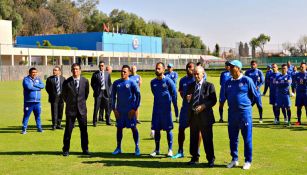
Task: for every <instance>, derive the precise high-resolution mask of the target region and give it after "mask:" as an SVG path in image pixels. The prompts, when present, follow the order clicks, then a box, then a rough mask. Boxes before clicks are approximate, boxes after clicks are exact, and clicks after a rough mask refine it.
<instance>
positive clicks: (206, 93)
mask: <svg viewBox="0 0 307 175" xmlns="http://www.w3.org/2000/svg"><path fill="white" fill-rule="evenodd" d="M288 67H289V65H288V66H287V65H282V73H281V74H280V73H278V71H277V65H276V64H272V71H270V70H268V71H267V73H266V78H265V79H264V76H263V73H262V71H261V70H259V69H258V68H257V62H256V61H252V62H251V69H249V70H247V71H246V72H245V75H244V74H243V73H242V63H241V62H240V61H238V60H233V61H230V62H228V61H227V62H226V63H225V69H226V71H224V72H222V73H221V77H220V86H221V90H220V98H219V102H220V105H219V113H220V120H219V121H220V122H224V119H223V106H224V103H225V102H226V100H227V101H228V106H229V109H228V133H229V140H230V152H231V156H232V160H231V162H230V163H229V164H228V165H227V167H228V168H232V167H235V166H238V165H239V162H238V135H239V131H240V130H241V133H242V136H243V140H244V149H245V151H244V156H245V163H244V165H243V169H249V168H250V167H251V162H252V106H253V105H254V104H256V105H257V107H258V110H259V114H260V119H259V122H260V123H262V111H263V107H262V101H261V93H260V87H261V86H262V85H263V84H265V92H264V94H265V93H266V89H267V88H266V87H269V88H270V104H272V105H273V111H274V115H275V123H277V122H278V121H279V112H278V111H279V110H280V108H281V109H282V110H283V111H285V112H284V113H285V114H286V115H287V121H289V123H290V118H291V111H290V105H291V103H290V99H289V97H290V94H291V93H290V91H289V88H290V86H291V85H292V88H293V89H295V90H293V91H292V92H296V93H297V95H296V106H297V107H298V110H297V112H298V123H299V124H300V123H301V120H300V117H301V109H302V106H305V108H306V106H307V100H306V99H307V97H306V96H307V93H306V92H307V90H306V89H307V88H306V86H307V85H306V84H307V83H306V82H307V73H306V63H302V64H301V66H300V69H301V71H300V72H299V73H296V74H293V73H292V72H291V73H289V72H288ZM167 68H168V71H167V72H165V65H164V63H162V62H158V63H157V64H156V66H155V75H156V78H154V79H153V80H152V81H151V82H150V87H151V91H152V94H153V97H154V100H153V112H152V121H151V130H152V133H153V134H152V135H153V137H154V141H155V149H154V151H153V152H152V153H151V154H150V156H152V157H155V156H157V155H159V154H160V139H161V130H164V131H166V135H167V141H168V153H167V156H168V157H172V158H182V157H184V149H183V144H184V140H185V129H186V128H188V127H190V154H191V155H192V158H191V160H190V161H189V164H190V165H196V164H198V162H199V156H200V155H199V145H200V142H201V140H202V141H203V145H204V149H205V152H206V158H207V160H208V166H209V167H213V166H214V162H215V155H214V146H213V129H212V126H213V124H214V123H215V119H214V113H213V109H212V108H213V107H214V106H215V104H216V103H217V97H216V92H215V87H214V84H212V83H210V82H208V81H207V80H206V73H205V70H204V68H203V67H202V66H201V65H195V64H194V63H192V62H189V63H187V65H186V69H185V70H186V75H185V76H184V77H182V78H181V79H180V82H179V93H180V96H181V98H182V106H181V109H180V112H179V110H178V105H177V90H176V82H177V79H178V74H177V73H176V72H175V71H173V65H172V64H168V65H167ZM111 71H112V70H111V67H107V69H105V63H104V62H103V61H101V62H99V70H98V71H96V72H94V73H93V75H92V78H91V84H89V82H88V80H87V79H86V78H84V77H82V76H81V66H80V65H79V64H76V63H75V64H73V65H72V66H71V72H72V76H71V77H69V78H68V79H65V78H64V77H63V76H62V75H61V68H60V67H58V66H56V67H54V69H53V76H51V77H49V78H48V79H47V81H46V91H47V92H48V94H49V102H50V104H51V115H52V129H53V130H56V129H62V126H61V120H62V116H63V109H64V102H65V103H66V109H65V114H66V125H65V132H64V138H63V144H64V146H63V148H62V151H63V156H68V155H69V148H70V138H71V133H72V130H73V128H74V127H75V124H74V123H75V120H76V119H77V120H78V123H79V128H80V132H81V147H82V151H83V154H85V155H90V152H89V149H88V133H87V107H86V100H87V98H88V95H89V88H90V85H91V87H92V89H93V92H94V93H93V96H94V112H93V126H94V127H96V126H97V115H98V113H99V118H98V120H101V121H102V120H103V113H104V111H105V120H106V124H107V125H112V124H111V120H110V113H111V111H112V110H113V112H114V115H115V118H116V127H117V134H116V138H117V147H116V149H115V150H114V152H113V153H112V154H114V155H117V154H120V153H122V149H121V142H122V138H123V129H124V128H130V129H131V131H132V134H133V139H134V143H135V155H136V156H139V155H140V154H141V152H140V147H139V132H138V129H137V124H140V123H141V122H140V121H139V118H138V116H139V112H138V111H139V110H138V108H139V106H140V104H141V93H140V86H141V84H142V79H141V77H140V76H139V75H137V74H136V71H137V68H136V66H132V67H131V68H130V67H129V66H128V65H123V66H122V68H121V78H120V79H118V80H116V81H114V82H113V84H112V81H111V76H110V73H111ZM268 80H269V81H268ZM23 87H24V117H23V126H22V132H21V133H22V134H26V130H27V124H28V120H29V116H30V114H31V112H32V111H33V112H34V115H35V120H36V124H37V131H38V132H43V130H42V126H41V121H40V113H41V104H40V97H41V95H40V91H41V89H43V88H44V83H43V82H42V81H41V79H40V78H38V76H37V70H36V68H31V69H30V70H29V75H28V76H27V77H25V78H24V80H23ZM172 104H173V107H174V111H175V116H176V121H178V122H179V133H178V145H179V148H178V153H177V154H176V155H173V151H172V150H173V133H172V129H173V127H174V125H173V121H172V110H171V106H172Z"/></svg>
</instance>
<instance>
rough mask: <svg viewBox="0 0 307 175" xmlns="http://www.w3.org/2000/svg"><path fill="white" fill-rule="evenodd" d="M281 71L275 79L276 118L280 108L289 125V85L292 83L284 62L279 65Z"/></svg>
mask: <svg viewBox="0 0 307 175" xmlns="http://www.w3.org/2000/svg"><path fill="white" fill-rule="evenodd" d="M281 68H282V71H281V75H279V76H278V77H277V79H276V87H277V89H276V106H277V108H278V109H277V116H276V118H275V119H276V120H277V122H278V121H279V111H280V108H281V109H282V112H283V114H284V119H285V123H287V124H288V126H290V125H291V123H290V121H291V109H290V107H291V101H290V86H291V83H292V79H291V75H289V74H287V71H288V67H287V65H286V64H283V65H282V66H281Z"/></svg>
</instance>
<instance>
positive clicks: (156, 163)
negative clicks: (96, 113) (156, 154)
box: [82, 157, 226, 168]
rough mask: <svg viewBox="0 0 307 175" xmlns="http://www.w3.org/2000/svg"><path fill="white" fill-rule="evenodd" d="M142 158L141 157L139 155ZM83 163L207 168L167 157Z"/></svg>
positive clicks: (204, 165) (142, 166)
mask: <svg viewBox="0 0 307 175" xmlns="http://www.w3.org/2000/svg"><path fill="white" fill-rule="evenodd" d="M141 158H142V157H141ZM82 163H85V164H97V163H101V164H104V166H110V167H113V166H119V167H121V166H130V167H140V168H209V167H208V165H207V163H206V162H204V163H200V164H197V165H188V164H187V162H174V161H172V159H169V161H167V162H161V161H158V160H156V161H154V160H150V161H146V160H145V161H144V160H133V161H127V160H100V161H83V162H82ZM214 167H215V168H226V165H215V166H214Z"/></svg>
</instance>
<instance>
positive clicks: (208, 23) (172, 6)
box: [98, 0, 307, 48]
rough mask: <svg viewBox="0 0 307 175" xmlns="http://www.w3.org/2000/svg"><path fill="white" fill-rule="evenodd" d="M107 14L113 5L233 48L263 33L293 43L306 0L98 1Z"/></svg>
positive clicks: (306, 11)
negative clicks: (238, 43) (240, 42)
mask: <svg viewBox="0 0 307 175" xmlns="http://www.w3.org/2000/svg"><path fill="white" fill-rule="evenodd" d="M98 8H99V9H100V10H101V11H103V12H104V13H107V14H109V13H110V12H111V11H112V10H113V9H115V8H117V9H120V10H125V11H127V12H131V13H135V14H137V15H138V16H140V17H142V18H144V19H145V20H146V21H148V20H157V21H165V22H166V24H167V25H168V26H169V27H170V28H172V29H174V30H177V31H181V32H184V33H190V34H193V35H197V36H200V37H201V38H202V40H203V41H204V43H205V44H206V45H208V46H209V47H210V48H213V46H214V45H215V43H218V44H219V45H220V46H221V47H235V44H236V43H237V42H239V41H243V42H249V41H250V39H251V38H252V37H256V36H258V35H259V34H260V33H265V34H268V35H270V36H271V43H272V44H278V43H279V44H281V43H283V42H288V41H289V42H292V43H295V42H297V40H298V39H299V37H300V36H302V35H307V0H100V4H99V6H98Z"/></svg>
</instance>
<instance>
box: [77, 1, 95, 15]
mask: <svg viewBox="0 0 307 175" xmlns="http://www.w3.org/2000/svg"><path fill="white" fill-rule="evenodd" d="M75 2H76V6H77V7H78V9H79V10H80V12H81V15H82V17H83V18H86V17H88V16H91V15H92V14H93V13H94V12H95V11H97V5H98V4H99V0H77V1H75Z"/></svg>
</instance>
